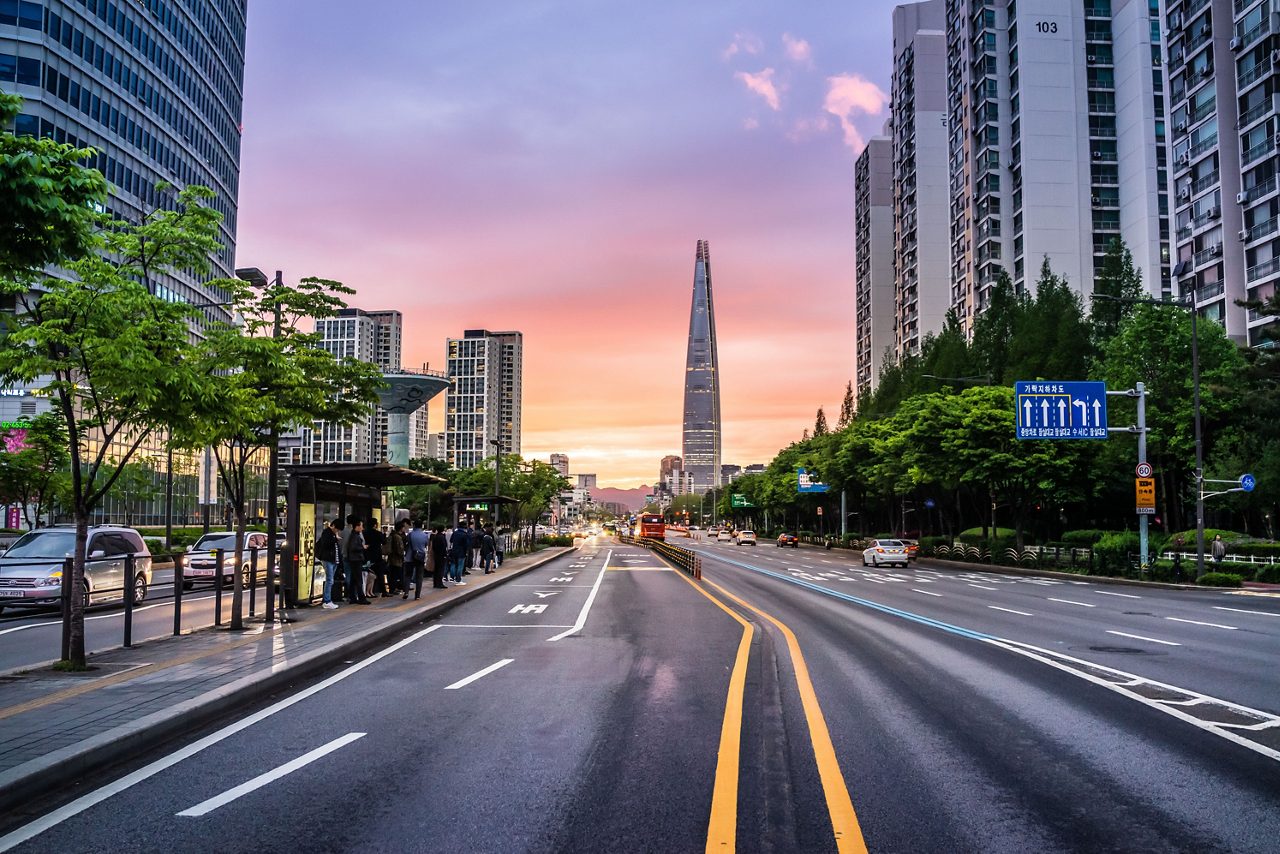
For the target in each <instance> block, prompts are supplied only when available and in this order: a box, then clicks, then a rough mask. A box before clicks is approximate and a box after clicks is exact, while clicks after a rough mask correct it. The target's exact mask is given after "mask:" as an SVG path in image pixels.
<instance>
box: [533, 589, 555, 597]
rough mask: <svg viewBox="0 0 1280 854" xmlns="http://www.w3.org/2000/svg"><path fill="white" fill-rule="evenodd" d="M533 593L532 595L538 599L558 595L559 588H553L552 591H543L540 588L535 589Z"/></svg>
mask: <svg viewBox="0 0 1280 854" xmlns="http://www.w3.org/2000/svg"><path fill="white" fill-rule="evenodd" d="M533 595H534V596H537V597H538V598H539V599H546V598H547V597H548V596H559V595H560V591H559V590H553V591H551V592H550V593H544V592H542V591H541V590H538V591H535V592H534V594H533Z"/></svg>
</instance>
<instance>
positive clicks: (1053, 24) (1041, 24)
mask: <svg viewBox="0 0 1280 854" xmlns="http://www.w3.org/2000/svg"><path fill="white" fill-rule="evenodd" d="M1057 31H1058V22H1057V21H1036V32H1037V33H1050V34H1052V33H1056V32H1057Z"/></svg>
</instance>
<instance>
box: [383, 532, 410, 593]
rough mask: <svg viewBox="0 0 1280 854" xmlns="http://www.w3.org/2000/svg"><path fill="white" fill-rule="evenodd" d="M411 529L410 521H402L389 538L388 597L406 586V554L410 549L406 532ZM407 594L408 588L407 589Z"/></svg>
mask: <svg viewBox="0 0 1280 854" xmlns="http://www.w3.org/2000/svg"><path fill="white" fill-rule="evenodd" d="M408 529H409V520H408V519H401V520H400V521H399V522H396V526H395V527H394V528H392V529H391V535H390V536H389V537H387V588H388V589H387V595H388V596H390V595H391V594H392V593H395V592H396V591H397V590H399V589H400V588H401V587H403V586H404V553H405V550H406V549H407V548H408V547H409V544H408V542H407V541H406V540H405V531H407V530H408ZM406 592H407V588H406Z"/></svg>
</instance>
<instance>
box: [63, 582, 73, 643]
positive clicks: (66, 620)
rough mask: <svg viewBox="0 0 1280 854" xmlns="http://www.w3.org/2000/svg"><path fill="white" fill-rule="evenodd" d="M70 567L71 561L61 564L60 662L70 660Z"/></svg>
mask: <svg viewBox="0 0 1280 854" xmlns="http://www.w3.org/2000/svg"><path fill="white" fill-rule="evenodd" d="M71 565H72V559H71V558H67V559H66V560H64V561H63V562H62V660H63V661H66V660H67V659H69V658H71Z"/></svg>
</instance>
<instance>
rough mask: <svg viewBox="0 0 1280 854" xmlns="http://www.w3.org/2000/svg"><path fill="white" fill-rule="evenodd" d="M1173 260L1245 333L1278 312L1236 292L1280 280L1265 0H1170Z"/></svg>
mask: <svg viewBox="0 0 1280 854" xmlns="http://www.w3.org/2000/svg"><path fill="white" fill-rule="evenodd" d="M1162 5H1163V6H1164V7H1165V24H1166V26H1165V27H1164V28H1163V30H1164V32H1165V37H1166V40H1167V56H1168V63H1167V66H1166V68H1167V71H1168V77H1169V117H1170V118H1169V141H1170V145H1171V148H1172V156H1173V163H1172V170H1173V187H1174V189H1173V193H1174V204H1173V207H1174V227H1175V229H1176V230H1175V232H1174V234H1175V236H1174V241H1173V242H1174V247H1175V248H1174V260H1175V262H1176V263H1177V271H1178V273H1179V276H1178V284H1179V288H1180V291H1181V293H1180V294H1179V296H1185V295H1186V293H1187V292H1192V291H1193V292H1194V299H1195V304H1196V307H1197V310H1198V311H1200V312H1201V314H1202V315H1203V316H1206V317H1209V318H1212V319H1214V320H1216V321H1218V322H1219V323H1221V324H1222V325H1223V326H1224V327H1225V328H1226V331H1227V334H1228V335H1229V336H1230V337H1231V338H1233V339H1234V340H1236V341H1239V342H1241V343H1247V344H1250V345H1257V344H1260V343H1262V342H1263V341H1264V339H1263V338H1262V330H1263V327H1264V326H1266V324H1267V323H1268V322H1272V319H1270V318H1267V317H1265V316H1263V315H1260V314H1258V313H1257V312H1255V311H1250V310H1248V309H1245V308H1242V307H1240V306H1238V305H1237V304H1236V302H1237V301H1238V300H1251V299H1264V298H1266V297H1267V296H1268V295H1270V294H1271V293H1272V292H1273V291H1274V289H1275V287H1276V281H1277V280H1278V279H1280V225H1277V223H1280V217H1278V214H1280V195H1278V194H1277V184H1276V181H1277V175H1278V174H1280V96H1277V94H1276V92H1277V86H1276V76H1275V74H1276V71H1275V70H1276V68H1277V67H1280V52H1278V51H1277V49H1276V48H1277V42H1276V35H1275V34H1276V33H1277V32H1280V17H1277V14H1278V13H1280V9H1278V8H1277V4H1276V3H1275V2H1259V0H1234V2H1233V0H1208V2H1205V0H1196V2H1188V0H1167V2H1165V3H1164V4H1162Z"/></svg>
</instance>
